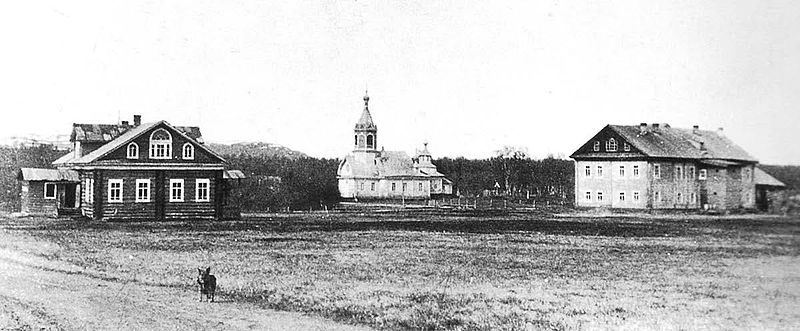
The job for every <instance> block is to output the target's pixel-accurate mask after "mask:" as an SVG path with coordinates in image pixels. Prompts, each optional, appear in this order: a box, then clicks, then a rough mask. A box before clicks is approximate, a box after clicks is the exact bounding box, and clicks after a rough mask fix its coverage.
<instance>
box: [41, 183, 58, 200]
mask: <svg viewBox="0 0 800 331" xmlns="http://www.w3.org/2000/svg"><path fill="white" fill-rule="evenodd" d="M44 198H45V199H55V198H56V184H55V183H44Z"/></svg>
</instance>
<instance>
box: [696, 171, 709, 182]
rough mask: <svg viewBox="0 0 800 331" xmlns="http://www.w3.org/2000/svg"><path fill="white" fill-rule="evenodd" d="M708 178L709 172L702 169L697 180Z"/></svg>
mask: <svg viewBox="0 0 800 331" xmlns="http://www.w3.org/2000/svg"><path fill="white" fill-rule="evenodd" d="M706 178H708V170H706V169H700V171H699V172H698V174H697V179H699V180H706Z"/></svg>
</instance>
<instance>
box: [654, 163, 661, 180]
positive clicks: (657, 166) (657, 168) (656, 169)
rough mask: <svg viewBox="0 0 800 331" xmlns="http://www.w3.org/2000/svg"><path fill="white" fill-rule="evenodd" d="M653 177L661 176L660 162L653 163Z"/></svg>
mask: <svg viewBox="0 0 800 331" xmlns="http://www.w3.org/2000/svg"><path fill="white" fill-rule="evenodd" d="M653 178H656V179H658V178H661V165H660V164H654V165H653Z"/></svg>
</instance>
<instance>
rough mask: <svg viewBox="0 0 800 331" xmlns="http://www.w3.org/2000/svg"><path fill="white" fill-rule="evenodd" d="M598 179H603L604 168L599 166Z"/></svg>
mask: <svg viewBox="0 0 800 331" xmlns="http://www.w3.org/2000/svg"><path fill="white" fill-rule="evenodd" d="M597 177H603V166H597Z"/></svg>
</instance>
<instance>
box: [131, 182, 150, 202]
mask: <svg viewBox="0 0 800 331" xmlns="http://www.w3.org/2000/svg"><path fill="white" fill-rule="evenodd" d="M139 184H147V185H146V186H145V187H144V188H142V187H140V186H139ZM151 186H152V184H151V182H150V179H149V178H139V179H136V186H135V188H136V200H135V201H136V202H150V199H151V195H150V192H151V190H150V187H151ZM142 189H144V190H145V191H146V192H147V195H146V196H145V197H142V195H140V194H139V193H141V191H142Z"/></svg>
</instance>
